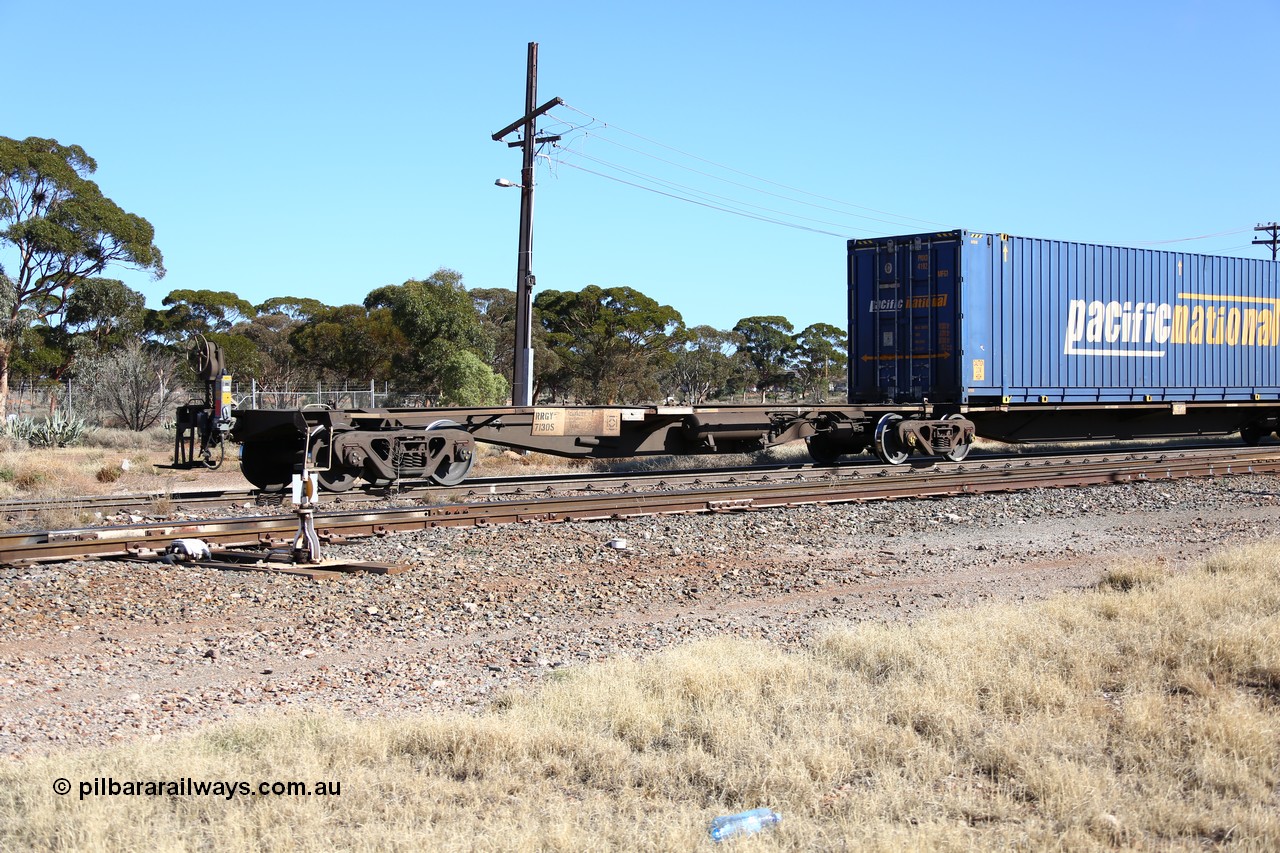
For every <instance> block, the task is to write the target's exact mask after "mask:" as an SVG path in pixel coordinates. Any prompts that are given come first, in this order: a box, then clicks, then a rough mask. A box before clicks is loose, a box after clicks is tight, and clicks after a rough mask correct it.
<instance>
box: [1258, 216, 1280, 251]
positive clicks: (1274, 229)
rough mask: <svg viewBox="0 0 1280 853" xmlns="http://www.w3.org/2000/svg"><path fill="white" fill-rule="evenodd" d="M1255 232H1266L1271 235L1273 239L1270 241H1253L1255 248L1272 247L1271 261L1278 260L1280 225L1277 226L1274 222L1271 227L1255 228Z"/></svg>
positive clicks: (1261, 226) (1260, 226)
mask: <svg viewBox="0 0 1280 853" xmlns="http://www.w3.org/2000/svg"><path fill="white" fill-rule="evenodd" d="M1253 230H1254V231H1265V232H1267V233H1268V234H1270V235H1271V239H1270V240H1254V241H1253V245H1255V246H1270V247H1271V260H1273V261H1274V260H1275V259H1276V254H1277V251H1280V224H1276V223H1275V222H1272V223H1271V224H1269V225H1259V226H1258V227H1256V228H1254V229H1253Z"/></svg>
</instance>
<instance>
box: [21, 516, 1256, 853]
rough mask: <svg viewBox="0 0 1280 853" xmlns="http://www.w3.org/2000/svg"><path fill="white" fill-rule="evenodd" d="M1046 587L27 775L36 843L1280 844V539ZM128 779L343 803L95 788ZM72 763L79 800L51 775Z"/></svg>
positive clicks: (581, 846) (248, 730)
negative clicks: (474, 704)
mask: <svg viewBox="0 0 1280 853" xmlns="http://www.w3.org/2000/svg"><path fill="white" fill-rule="evenodd" d="M1121 575H1124V576H1125V577H1129V576H1130V575H1140V577H1138V579H1137V580H1136V581H1135V582H1129V581H1124V582H1119V583H1117V582H1111V581H1108V582H1106V583H1104V584H1103V585H1102V586H1100V587H1099V589H1098V590H1096V591H1092V592H1088V593H1076V594H1067V595H1062V596H1059V597H1057V598H1054V599H1052V600H1050V601H1047V602H1044V603H1039V604H1035V605H1027V606H1021V607H1016V606H1001V607H987V608H982V609H976V610H968V611H964V612H954V613H945V614H942V615H938V616H935V617H931V618H925V619H921V620H919V621H918V622H916V623H914V624H894V625H888V626H883V625H864V626H861V627H853V628H849V629H845V630H839V631H832V632H831V633H830V634H828V635H827V636H825V637H824V638H822V639H821V640H820V641H819V642H817V643H815V644H814V645H813V646H812V647H811V648H810V649H808V650H807V651H805V652H804V653H789V652H784V651H781V650H779V649H777V648H774V647H771V646H768V645H766V644H763V643H755V642H745V641H736V640H720V641H714V642H704V643H699V644H693V645H688V646H684V647H680V648H677V649H674V650H671V651H668V652H666V653H663V654H660V655H657V656H654V657H652V658H648V659H645V660H642V661H637V660H618V661H615V662H612V663H610V664H608V665H603V666H595V667H589V668H583V669H581V670H574V671H570V672H567V673H565V674H564V675H562V676H560V677H557V678H555V679H553V680H551V681H550V682H548V683H547V684H546V685H545V686H544V687H543V688H542V689H541V690H539V691H537V692H535V693H532V694H519V695H512V696H508V697H505V698H504V700H503V701H501V702H500V703H499V705H498V706H497V707H495V708H494V709H492V710H490V711H488V712H486V713H485V714H483V715H481V716H478V717H465V716H428V717H419V718H414V719H409V720H386V721H380V722H372V723H371V722H353V721H348V720H343V719H338V718H335V717H333V716H328V715H323V714H315V715H305V716H293V717H286V718H270V719H260V720H257V721H253V722H240V723H236V724H232V725H222V726H218V727H216V728H213V729H210V730H208V731H206V732H204V733H202V734H199V735H196V736H191V737H184V738H179V739H173V740H171V741H167V742H161V743H145V744H141V745H134V746H127V747H121V748H115V749H107V750H87V751H81V752H74V753H67V754H62V755H55V756H51V757H41V758H32V759H26V760H21V761H16V762H14V763H12V764H10V765H8V766H5V767H3V768H2V769H0V845H2V846H4V847H6V848H8V849H78V850H119V849H160V850H169V849H174V850H196V849H218V850H260V849H288V850H328V849H333V848H338V849H356V850H388V849H391V850H663V851H665V850H693V849H697V848H699V847H700V846H701V847H704V848H709V847H710V846H711V842H710V841H709V840H708V839H707V837H706V834H705V829H706V823H707V821H708V820H709V819H710V818H711V817H713V816H715V815H717V814H723V813H727V812H731V811H737V810H739V809H743V808H748V807H753V806H758V805H768V806H772V807H774V808H776V809H777V810H778V811H780V812H781V813H782V814H783V816H784V820H783V822H782V824H781V825H780V826H779V827H777V828H775V829H772V830H769V831H766V832H765V833H764V834H762V835H760V836H757V837H756V838H755V839H753V840H751V841H750V842H749V843H748V844H743V845H737V846H743V847H746V846H750V849H759V850H894V851H897V850H915V849H922V850H975V849H977V850H1007V849H1018V850H1094V849H1130V848H1138V847H1141V848H1142V849H1147V850H1152V849H1155V850H1200V849H1204V848H1206V847H1209V848H1215V849H1232V850H1259V851H1261V850H1275V849H1280V816H1278V813H1280V794H1278V786H1280V713H1278V712H1280V541H1270V542H1266V543H1264V544H1261V545H1257V546H1254V547H1252V548H1248V549H1245V550H1239V551H1233V552H1230V553H1226V554H1223V555H1221V556H1219V557H1216V558H1214V559H1212V560H1210V561H1209V562H1207V563H1206V564H1205V565H1204V566H1202V567H1200V568H1199V569H1197V570H1195V571H1192V572H1188V573H1185V574H1179V575H1172V576H1170V575H1165V574H1163V573H1158V572H1141V573H1135V572H1134V570H1133V569H1132V567H1130V568H1127V569H1126V568H1123V567H1121V568H1120V569H1118V570H1117V572H1116V576H1117V577H1120V576H1121ZM101 777H111V778H113V779H115V780H117V782H119V781H123V780H176V779H179V778H182V777H191V778H193V779H196V780H202V781H214V780H245V781H248V782H250V783H251V784H254V785H256V784H257V782H258V781H261V780H266V781H287V780H299V781H308V782H316V781H336V782H339V783H340V784H341V795H340V796H337V797H332V796H331V797H291V798H268V797H257V796H234V797H232V798H231V799H226V798H224V797H218V796H150V797H148V796H143V797H126V796H114V797H110V796H99V797H93V796H91V797H87V798H84V799H83V800H82V799H80V798H79V797H78V790H79V783H81V782H84V781H89V782H91V781H92V780H93V779H94V778H101ZM58 778H65V779H68V780H70V781H71V783H72V790H71V793H70V794H68V795H67V796H61V797H60V796H56V795H55V794H54V793H53V792H52V789H51V786H52V784H53V783H54V780H55V779H58Z"/></svg>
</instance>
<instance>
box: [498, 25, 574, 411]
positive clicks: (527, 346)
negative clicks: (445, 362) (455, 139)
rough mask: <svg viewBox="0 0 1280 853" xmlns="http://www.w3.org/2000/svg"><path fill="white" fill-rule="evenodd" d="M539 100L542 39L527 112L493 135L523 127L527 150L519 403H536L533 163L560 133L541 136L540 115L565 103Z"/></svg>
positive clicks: (532, 52)
mask: <svg viewBox="0 0 1280 853" xmlns="http://www.w3.org/2000/svg"><path fill="white" fill-rule="evenodd" d="M537 102H538V43H537V42H536V41H531V42H529V70H528V74H527V76H526V78H525V89H524V115H523V116H522V117H521V118H518V119H516V120H515V121H513V122H511V124H509V125H507V126H506V127H504V128H503V129H502V130H500V131H498V132H497V133H495V134H494V135H493V140H494V141H495V142H500V141H501V140H502V138H503V137H504V136H506V135H507V134H509V133H511V132H512V131H515V130H518V129H523V132H522V136H521V138H520V139H519V140H518V141H516V142H508V143H507V147H509V148H517V147H518V148H520V149H521V150H522V151H523V152H524V167H523V168H522V169H521V170H520V254H519V256H518V258H517V260H516V342H515V343H516V349H515V359H514V360H515V366H514V368H513V370H512V376H511V402H512V404H513V405H516V406H530V405H533V284H534V279H533V269H532V265H533V163H534V155H535V153H536V147H537V146H538V145H540V144H543V143H546V142H555V141H556V140H558V139H559V138H560V137H558V136H544V137H539V136H538V132H537V129H536V124H537V119H538V116H540V115H542V114H543V113H545V112H547V110H549V109H551V108H552V107H557V106H560V105H561V104H563V103H564V101H563V100H561V99H560V98H552V99H551V100H549V101H547V102H546V103H545V104H543V105H542V106H540V107H539V106H535V105H536V104H537ZM497 184H498V186H510V185H511V182H510V181H503V180H498V181H497Z"/></svg>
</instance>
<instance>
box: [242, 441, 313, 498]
mask: <svg viewBox="0 0 1280 853" xmlns="http://www.w3.org/2000/svg"><path fill="white" fill-rule="evenodd" d="M301 463H302V450H301V449H300V448H299V447H298V442H296V441H293V440H283V441H282V440H279V439H277V440H275V441H251V442H246V443H245V444H243V445H241V447H240V473H241V474H243V475H244V478H245V479H246V480H248V481H249V482H250V483H252V484H253V485H255V486H257V487H258V489H259V490H260V491H263V492H283V491H284V490H285V487H286V486H288V485H289V484H290V483H291V482H293V474H294V472H295V471H297V470H298V465H300V464H301Z"/></svg>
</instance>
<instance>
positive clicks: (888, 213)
mask: <svg viewBox="0 0 1280 853" xmlns="http://www.w3.org/2000/svg"><path fill="white" fill-rule="evenodd" d="M561 106H563V107H565V108H566V109H570V110H573V111H574V112H576V113H578V114H579V115H583V116H586V117H587V118H589V119H591V121H592V122H594V123H598V124H600V125H601V126H602V127H607V128H610V129H612V130H616V131H618V132H619V133H625V134H626V135H628V136H634V137H635V138H636V139H640V140H643V141H644V142H647V143H649V144H650V145H656V146H658V147H659V148H665V149H666V150H668V151H672V152H675V153H676V154H679V155H681V156H682V157H688V158H690V159H691V160H697V161H699V162H701V163H706V164H708V165H710V166H715V167H716V168H718V169H724V170H725V171H727V172H733V173H734V174H737V175H742V176H744V177H747V178H751V179H752V180H754V181H760V182H762V183H766V184H769V185H771V186H775V187H780V188H781V189H785V190H790V191H791V192H797V193H800V194H801V195H806V196H809V197H811V198H817V199H821V200H823V201H829V202H834V203H835V204H840V205H844V206H845V207H852V208H857V209H858V210H867V211H870V212H872V213H878V214H880V215H881V216H890V217H893V218H894V219H904V220H908V221H910V222H919V223H922V224H924V225H937V226H940V227H944V228H945V227H948V226H947V225H946V223H942V222H934V221H932V220H929V219H920V218H919V217H915V216H905V215H902V214H898V213H893V212H892V211H888V210H880V209H879V208H875V207H868V206H866V205H861V204H854V203H852V202H847V201H844V200H843V199H838V198H833V197H831V196H825V195H821V194H820V193H814V192H809V191H808V190H804V189H800V188H799V187H793V186H789V185H787V184H783V183H780V182H778V181H773V180H770V179H768V178H764V177H761V176H759V175H754V174H752V173H750V172H746V171H743V170H742V169H737V168H734V167H733V166H727V165H725V164H723V163H717V162H716V161H714V160H709V159H707V158H706V157H701V156H699V155H697V154H692V153H690V152H688V151H682V150H681V149H679V148H676V147H674V146H671V145H667V144H666V143H664V142H659V141H658V140H656V139H650V138H649V137H647V136H644V135H642V134H639V133H636V132H635V131H631V130H627V129H626V128H624V127H619V126H618V125H616V124H610V123H608V122H606V121H603V120H602V119H599V118H596V117H595V116H593V115H591V114H590V113H588V112H586V111H584V110H580V109H578V108H577V107H575V106H573V105H572V104H568V103H566V104H562V105H561ZM558 120H559V121H564V119H558ZM585 126H589V125H584V127H585ZM600 138H605V137H600ZM615 144H617V143H615ZM646 156H652V155H646ZM681 168H688V167H681ZM691 171H692V170H691ZM712 177H715V176H712ZM717 180H725V179H724V178H717ZM757 192H761V190H757ZM797 201H798V200H797ZM798 203H800V204H810V202H803V201H798Z"/></svg>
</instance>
